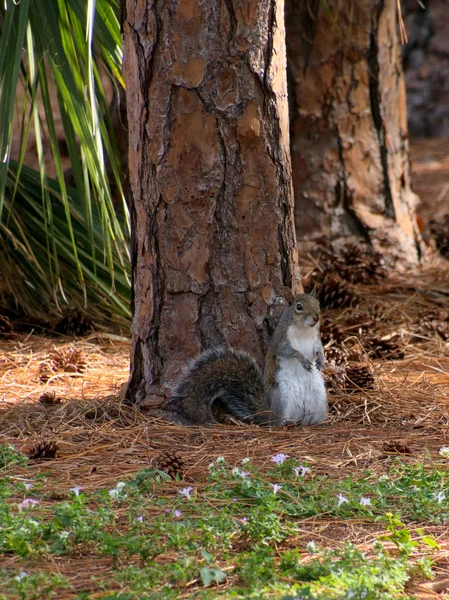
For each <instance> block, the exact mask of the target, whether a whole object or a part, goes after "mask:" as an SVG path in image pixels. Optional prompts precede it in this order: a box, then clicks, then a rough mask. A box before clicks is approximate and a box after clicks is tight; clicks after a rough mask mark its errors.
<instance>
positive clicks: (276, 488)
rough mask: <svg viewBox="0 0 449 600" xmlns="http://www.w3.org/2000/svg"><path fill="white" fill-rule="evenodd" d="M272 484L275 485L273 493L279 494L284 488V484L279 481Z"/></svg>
mask: <svg viewBox="0 0 449 600" xmlns="http://www.w3.org/2000/svg"><path fill="white" fill-rule="evenodd" d="M271 485H272V486H273V494H277V493H278V491H279V490H280V489H281V488H282V485H279V484H278V483H272V484H271Z"/></svg>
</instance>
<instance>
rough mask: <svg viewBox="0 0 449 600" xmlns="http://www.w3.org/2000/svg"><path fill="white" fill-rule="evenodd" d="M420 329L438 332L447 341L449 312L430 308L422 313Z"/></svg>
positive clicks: (425, 331)
mask: <svg viewBox="0 0 449 600" xmlns="http://www.w3.org/2000/svg"><path fill="white" fill-rule="evenodd" d="M419 317H420V327H419V328H420V331H422V332H423V333H425V334H426V333H438V335H439V336H441V338H442V339H443V340H444V341H445V342H446V341H448V340H449V312H448V311H446V310H442V309H437V308H436V309H429V310H426V311H423V312H422V313H421V314H420V316H419Z"/></svg>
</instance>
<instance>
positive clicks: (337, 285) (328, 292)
mask: <svg viewBox="0 0 449 600" xmlns="http://www.w3.org/2000/svg"><path fill="white" fill-rule="evenodd" d="M318 298H319V301H320V304H321V306H322V307H325V308H344V307H345V306H352V305H353V304H357V303H359V302H360V297H359V295H358V294H357V293H356V292H355V290H354V289H353V288H352V287H351V286H350V285H348V284H347V283H346V282H345V281H341V280H340V279H338V278H337V277H335V276H334V275H331V274H329V273H328V274H327V275H326V276H325V278H324V280H323V283H322V284H321V287H320V289H319V292H318Z"/></svg>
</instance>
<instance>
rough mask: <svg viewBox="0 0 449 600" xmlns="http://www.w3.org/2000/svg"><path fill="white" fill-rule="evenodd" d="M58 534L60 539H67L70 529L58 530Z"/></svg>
mask: <svg viewBox="0 0 449 600" xmlns="http://www.w3.org/2000/svg"><path fill="white" fill-rule="evenodd" d="M58 535H59V537H60V538H61V540H67V539H68V538H69V535H70V531H60V532H59V534H58Z"/></svg>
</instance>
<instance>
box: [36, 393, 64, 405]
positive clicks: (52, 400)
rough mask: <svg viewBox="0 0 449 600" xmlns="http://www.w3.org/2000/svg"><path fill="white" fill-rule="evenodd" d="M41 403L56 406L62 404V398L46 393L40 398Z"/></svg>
mask: <svg viewBox="0 0 449 600" xmlns="http://www.w3.org/2000/svg"><path fill="white" fill-rule="evenodd" d="M39 402H40V403H41V404H47V405H48V406H54V405H55V404H61V398H58V397H57V396H56V394H55V393H54V392H44V393H43V394H42V395H41V396H40V398H39Z"/></svg>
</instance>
